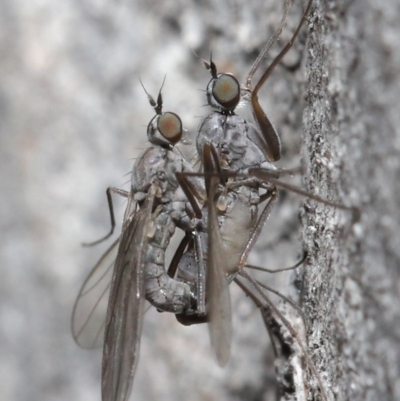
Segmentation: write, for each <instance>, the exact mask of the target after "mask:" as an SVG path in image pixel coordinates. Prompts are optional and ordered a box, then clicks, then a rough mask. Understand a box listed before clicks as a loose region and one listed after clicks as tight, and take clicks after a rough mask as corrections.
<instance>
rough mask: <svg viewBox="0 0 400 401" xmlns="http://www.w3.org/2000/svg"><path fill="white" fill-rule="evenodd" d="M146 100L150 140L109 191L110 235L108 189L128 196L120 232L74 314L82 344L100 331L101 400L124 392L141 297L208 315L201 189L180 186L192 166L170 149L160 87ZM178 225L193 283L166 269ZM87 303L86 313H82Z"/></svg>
mask: <svg viewBox="0 0 400 401" xmlns="http://www.w3.org/2000/svg"><path fill="white" fill-rule="evenodd" d="M146 93H147V92H146ZM148 98H149V101H150V104H151V105H152V106H153V107H154V109H155V111H156V116H155V117H154V118H153V119H152V120H151V121H150V123H149V125H148V131H147V132H148V138H149V140H150V142H151V144H152V145H153V146H152V147H150V148H148V149H147V150H145V152H144V153H143V154H142V156H141V157H140V158H139V159H138V161H137V162H136V163H135V166H134V168H133V171H132V180H131V190H130V192H129V193H128V192H125V191H121V190H116V189H114V188H110V189H108V190H107V196H108V199H109V206H110V215H111V222H112V229H111V233H112V231H113V228H114V225H115V219H114V214H113V208H112V200H111V193H118V194H120V195H123V196H125V197H127V198H128V205H127V208H126V211H125V215H124V220H123V226H122V233H121V235H120V237H119V239H118V240H117V241H115V242H114V244H113V245H112V246H111V247H110V248H109V250H108V251H107V252H106V253H105V254H104V255H103V257H102V258H101V259H100V261H99V262H98V263H97V265H96V266H95V267H94V269H93V270H92V272H91V273H90V274H89V277H88V278H87V279H86V281H85V282H84V284H83V286H82V288H81V290H80V292H79V295H78V298H77V300H76V303H75V306H74V311H73V316H72V332H73V336H74V339H75V341H76V342H77V343H78V344H79V345H81V346H83V347H89V348H90V347H93V346H96V345H99V344H101V337H102V333H103V331H104V345H103V362H102V399H103V401H125V400H127V399H128V398H129V395H130V392H131V388H132V383H133V377H134V374H135V369H136V366H137V362H138V357H139V344H140V336H141V330H142V321H143V313H144V302H145V300H148V301H149V302H150V303H151V304H152V305H153V306H155V307H156V308H157V309H158V310H159V311H166V312H172V313H175V314H182V315H189V316H190V315H196V316H203V315H205V314H206V307H205V294H204V285H205V284H204V280H205V274H204V271H203V270H204V269H203V260H202V257H203V250H202V248H201V241H199V240H198V235H197V233H196V231H197V227H196V222H197V221H198V220H200V219H201V210H200V207H199V205H198V203H197V202H198V201H199V202H201V201H202V198H203V192H204V189H203V187H202V185H200V183H201V181H200V180H198V181H195V182H194V183H193V182H192V183H188V184H187V186H188V187H189V188H190V190H191V195H190V199H189V200H188V199H187V198H186V196H185V193H184V192H183V191H182V190H181V187H180V185H179V182H178V180H177V178H176V173H184V172H186V173H187V172H191V171H192V170H191V167H190V165H189V163H188V162H187V161H186V160H185V159H184V158H183V157H182V156H181V154H180V153H179V152H178V151H177V150H176V148H175V147H174V145H175V144H177V143H178V141H179V140H180V139H181V136H182V122H181V120H180V118H179V116H178V115H176V114H175V113H171V112H164V113H163V112H162V97H161V89H160V92H159V95H158V98H157V102H156V101H155V100H154V99H153V98H152V97H151V96H150V95H149V94H148ZM183 180H184V179H183ZM193 194H194V195H193ZM195 198H196V199H195ZM176 227H179V228H180V229H182V230H183V231H185V232H186V233H189V235H190V236H191V238H193V241H194V243H195V249H196V251H195V253H196V260H197V265H196V266H197V274H196V277H195V279H194V280H193V281H191V282H188V281H186V282H183V281H177V280H175V279H174V278H172V277H170V275H169V274H168V272H167V271H166V269H165V250H166V249H167V247H168V245H169V241H170V238H171V237H172V235H173V233H174V231H175V228H176ZM111 233H110V234H109V235H111ZM109 235H107V236H106V237H108V236H109ZM97 242H98V241H96V243H97ZM115 257H116V259H115V262H114V258H115ZM111 271H112V279H111V284H110V274H111ZM94 290H95V291H94ZM107 292H109V294H110V295H109V299H108V307H107V315H106V319H105V321H104V320H103V321H101V323H97V322H96V319H95V318H96V317H97V316H96V315H97V314H98V313H99V306H100V303H102V302H105V298H106V295H107ZM92 293H93V294H94V297H93V296H92ZM88 304H89V305H90V307H89V312H88V313H86V314H83V316H82V313H84V311H85V310H87V307H88ZM216 347H218V344H217V345H216Z"/></svg>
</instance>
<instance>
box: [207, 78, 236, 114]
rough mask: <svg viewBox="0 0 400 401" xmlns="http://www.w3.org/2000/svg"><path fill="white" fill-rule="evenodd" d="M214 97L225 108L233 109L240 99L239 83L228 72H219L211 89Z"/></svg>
mask: <svg viewBox="0 0 400 401" xmlns="http://www.w3.org/2000/svg"><path fill="white" fill-rule="evenodd" d="M212 94H213V96H214V99H215V100H216V101H217V102H218V103H219V104H220V105H221V106H222V107H223V108H224V109H227V110H234V109H235V107H236V106H237V105H238V103H239V100H240V85H239V82H238V81H237V79H236V78H235V77H234V76H233V75H230V74H221V75H220V76H219V77H218V78H217V79H216V80H215V82H214V86H213V89H212Z"/></svg>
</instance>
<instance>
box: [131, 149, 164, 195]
mask: <svg viewBox="0 0 400 401" xmlns="http://www.w3.org/2000/svg"><path fill="white" fill-rule="evenodd" d="M167 152H168V151H167V150H166V149H163V148H161V147H154V148H149V149H147V150H146V151H145V152H144V153H143V154H142V156H141V157H140V158H139V159H138V160H137V161H136V163H135V165H134V167H133V170H132V176H131V186H132V190H133V191H134V192H145V193H147V191H148V189H149V187H150V185H151V183H152V182H153V178H154V177H156V176H157V173H158V172H159V171H163V170H164V165H165V158H166V153H167Z"/></svg>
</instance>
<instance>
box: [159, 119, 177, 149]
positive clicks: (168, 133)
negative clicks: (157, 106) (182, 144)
mask: <svg viewBox="0 0 400 401" xmlns="http://www.w3.org/2000/svg"><path fill="white" fill-rule="evenodd" d="M157 128H158V131H159V132H160V134H161V135H162V136H163V137H164V138H165V139H167V140H168V141H169V142H171V143H172V144H174V143H177V142H178V141H179V140H180V139H181V136H182V121H181V119H180V118H179V116H178V115H177V114H175V113H171V112H166V113H164V114H162V115H161V116H160V117H159V118H158V122H157Z"/></svg>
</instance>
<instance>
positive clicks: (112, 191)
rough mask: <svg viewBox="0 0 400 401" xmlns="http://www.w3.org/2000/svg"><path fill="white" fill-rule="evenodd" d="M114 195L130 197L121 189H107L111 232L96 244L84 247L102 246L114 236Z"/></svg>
mask: <svg viewBox="0 0 400 401" xmlns="http://www.w3.org/2000/svg"><path fill="white" fill-rule="evenodd" d="M112 194H116V195H120V196H123V197H124V198H128V197H129V192H127V191H124V190H122V189H119V188H114V187H108V188H107V190H106V195H107V202H108V210H109V212H110V222H111V230H110V232H109V233H108V234H107V235H106V236H104V237H102V238H100V239H98V240H97V241H94V242H83V243H82V245H83V246H94V245H97V244H100V243H101V242H103V241H105V240H106V239H108V238H110V237H111V235H113V233H114V229H115V215H114V206H113V201H112V196H111V195H112Z"/></svg>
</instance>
